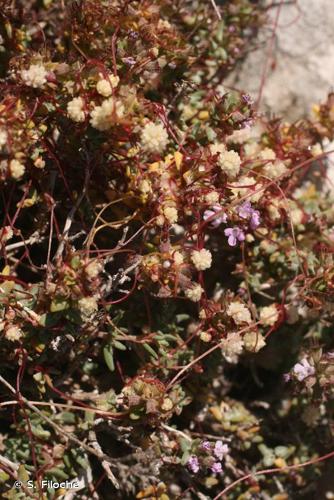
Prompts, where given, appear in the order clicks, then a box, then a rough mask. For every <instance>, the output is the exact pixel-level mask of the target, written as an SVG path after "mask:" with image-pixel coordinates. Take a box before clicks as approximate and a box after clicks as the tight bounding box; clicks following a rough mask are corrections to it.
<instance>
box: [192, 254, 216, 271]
mask: <svg viewBox="0 0 334 500" xmlns="http://www.w3.org/2000/svg"><path fill="white" fill-rule="evenodd" d="M191 260H192V262H193V264H194V266H195V267H196V269H197V270H198V271H205V269H209V268H210V267H211V264H212V255H211V252H210V250H206V249H205V248H202V250H193V252H192V254H191Z"/></svg>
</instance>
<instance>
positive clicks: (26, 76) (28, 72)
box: [21, 64, 48, 89]
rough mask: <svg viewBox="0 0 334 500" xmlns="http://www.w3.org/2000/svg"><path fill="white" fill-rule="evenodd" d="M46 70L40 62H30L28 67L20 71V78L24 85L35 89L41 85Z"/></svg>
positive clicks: (43, 82) (43, 81)
mask: <svg viewBox="0 0 334 500" xmlns="http://www.w3.org/2000/svg"><path fill="white" fill-rule="evenodd" d="M47 74H48V72H47V71H46V69H45V68H44V66H43V65H42V64H31V65H30V67H29V69H23V70H22V71H21V78H22V80H23V81H24V83H25V84H26V85H28V86H29V87H33V88H35V89H37V88H41V87H43V85H44V84H45V83H46V76H47Z"/></svg>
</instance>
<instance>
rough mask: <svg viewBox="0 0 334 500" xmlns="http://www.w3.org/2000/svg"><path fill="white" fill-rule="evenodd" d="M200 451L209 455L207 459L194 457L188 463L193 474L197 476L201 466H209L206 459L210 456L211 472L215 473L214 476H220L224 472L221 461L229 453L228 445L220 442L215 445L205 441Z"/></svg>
mask: <svg viewBox="0 0 334 500" xmlns="http://www.w3.org/2000/svg"><path fill="white" fill-rule="evenodd" d="M200 451H202V452H203V451H204V452H206V453H207V455H206V456H205V457H201V456H199V457H198V456H197V455H192V456H191V457H190V458H189V460H188V462H187V465H188V468H189V470H190V471H191V472H192V473H193V474H197V472H199V470H200V468H201V466H204V467H205V466H207V465H206V464H205V459H207V458H208V456H209V458H210V459H211V460H210V461H209V463H210V465H209V467H210V470H211V472H213V473H214V474H219V473H221V472H222V471H223V466H222V464H221V461H222V460H223V459H224V458H225V457H226V455H227V454H228V452H229V447H228V445H227V444H223V442H222V441H220V440H219V441H216V443H215V444H214V445H213V443H210V441H203V442H202V443H201V445H200ZM199 458H200V459H201V458H202V460H201V461H200V459H199Z"/></svg>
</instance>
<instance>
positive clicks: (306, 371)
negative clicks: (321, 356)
mask: <svg viewBox="0 0 334 500" xmlns="http://www.w3.org/2000/svg"><path fill="white" fill-rule="evenodd" d="M292 371H293V373H294V375H295V376H296V377H297V380H299V382H302V381H303V380H304V379H305V378H307V377H309V376H310V375H314V373H315V368H314V366H312V365H310V363H309V362H308V361H307V359H306V358H303V359H302V360H301V361H300V362H299V363H296V364H295V366H294V367H293V368H292Z"/></svg>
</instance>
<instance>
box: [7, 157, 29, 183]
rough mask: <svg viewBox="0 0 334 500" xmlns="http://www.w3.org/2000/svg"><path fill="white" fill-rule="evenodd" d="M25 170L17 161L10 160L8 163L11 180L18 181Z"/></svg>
mask: <svg viewBox="0 0 334 500" xmlns="http://www.w3.org/2000/svg"><path fill="white" fill-rule="evenodd" d="M25 169H26V168H25V166H24V165H23V164H22V163H20V162H19V161H18V160H11V161H10V163H9V171H10V175H11V176H12V177H13V179H20V178H21V177H22V175H23V174H24V172H25Z"/></svg>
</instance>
